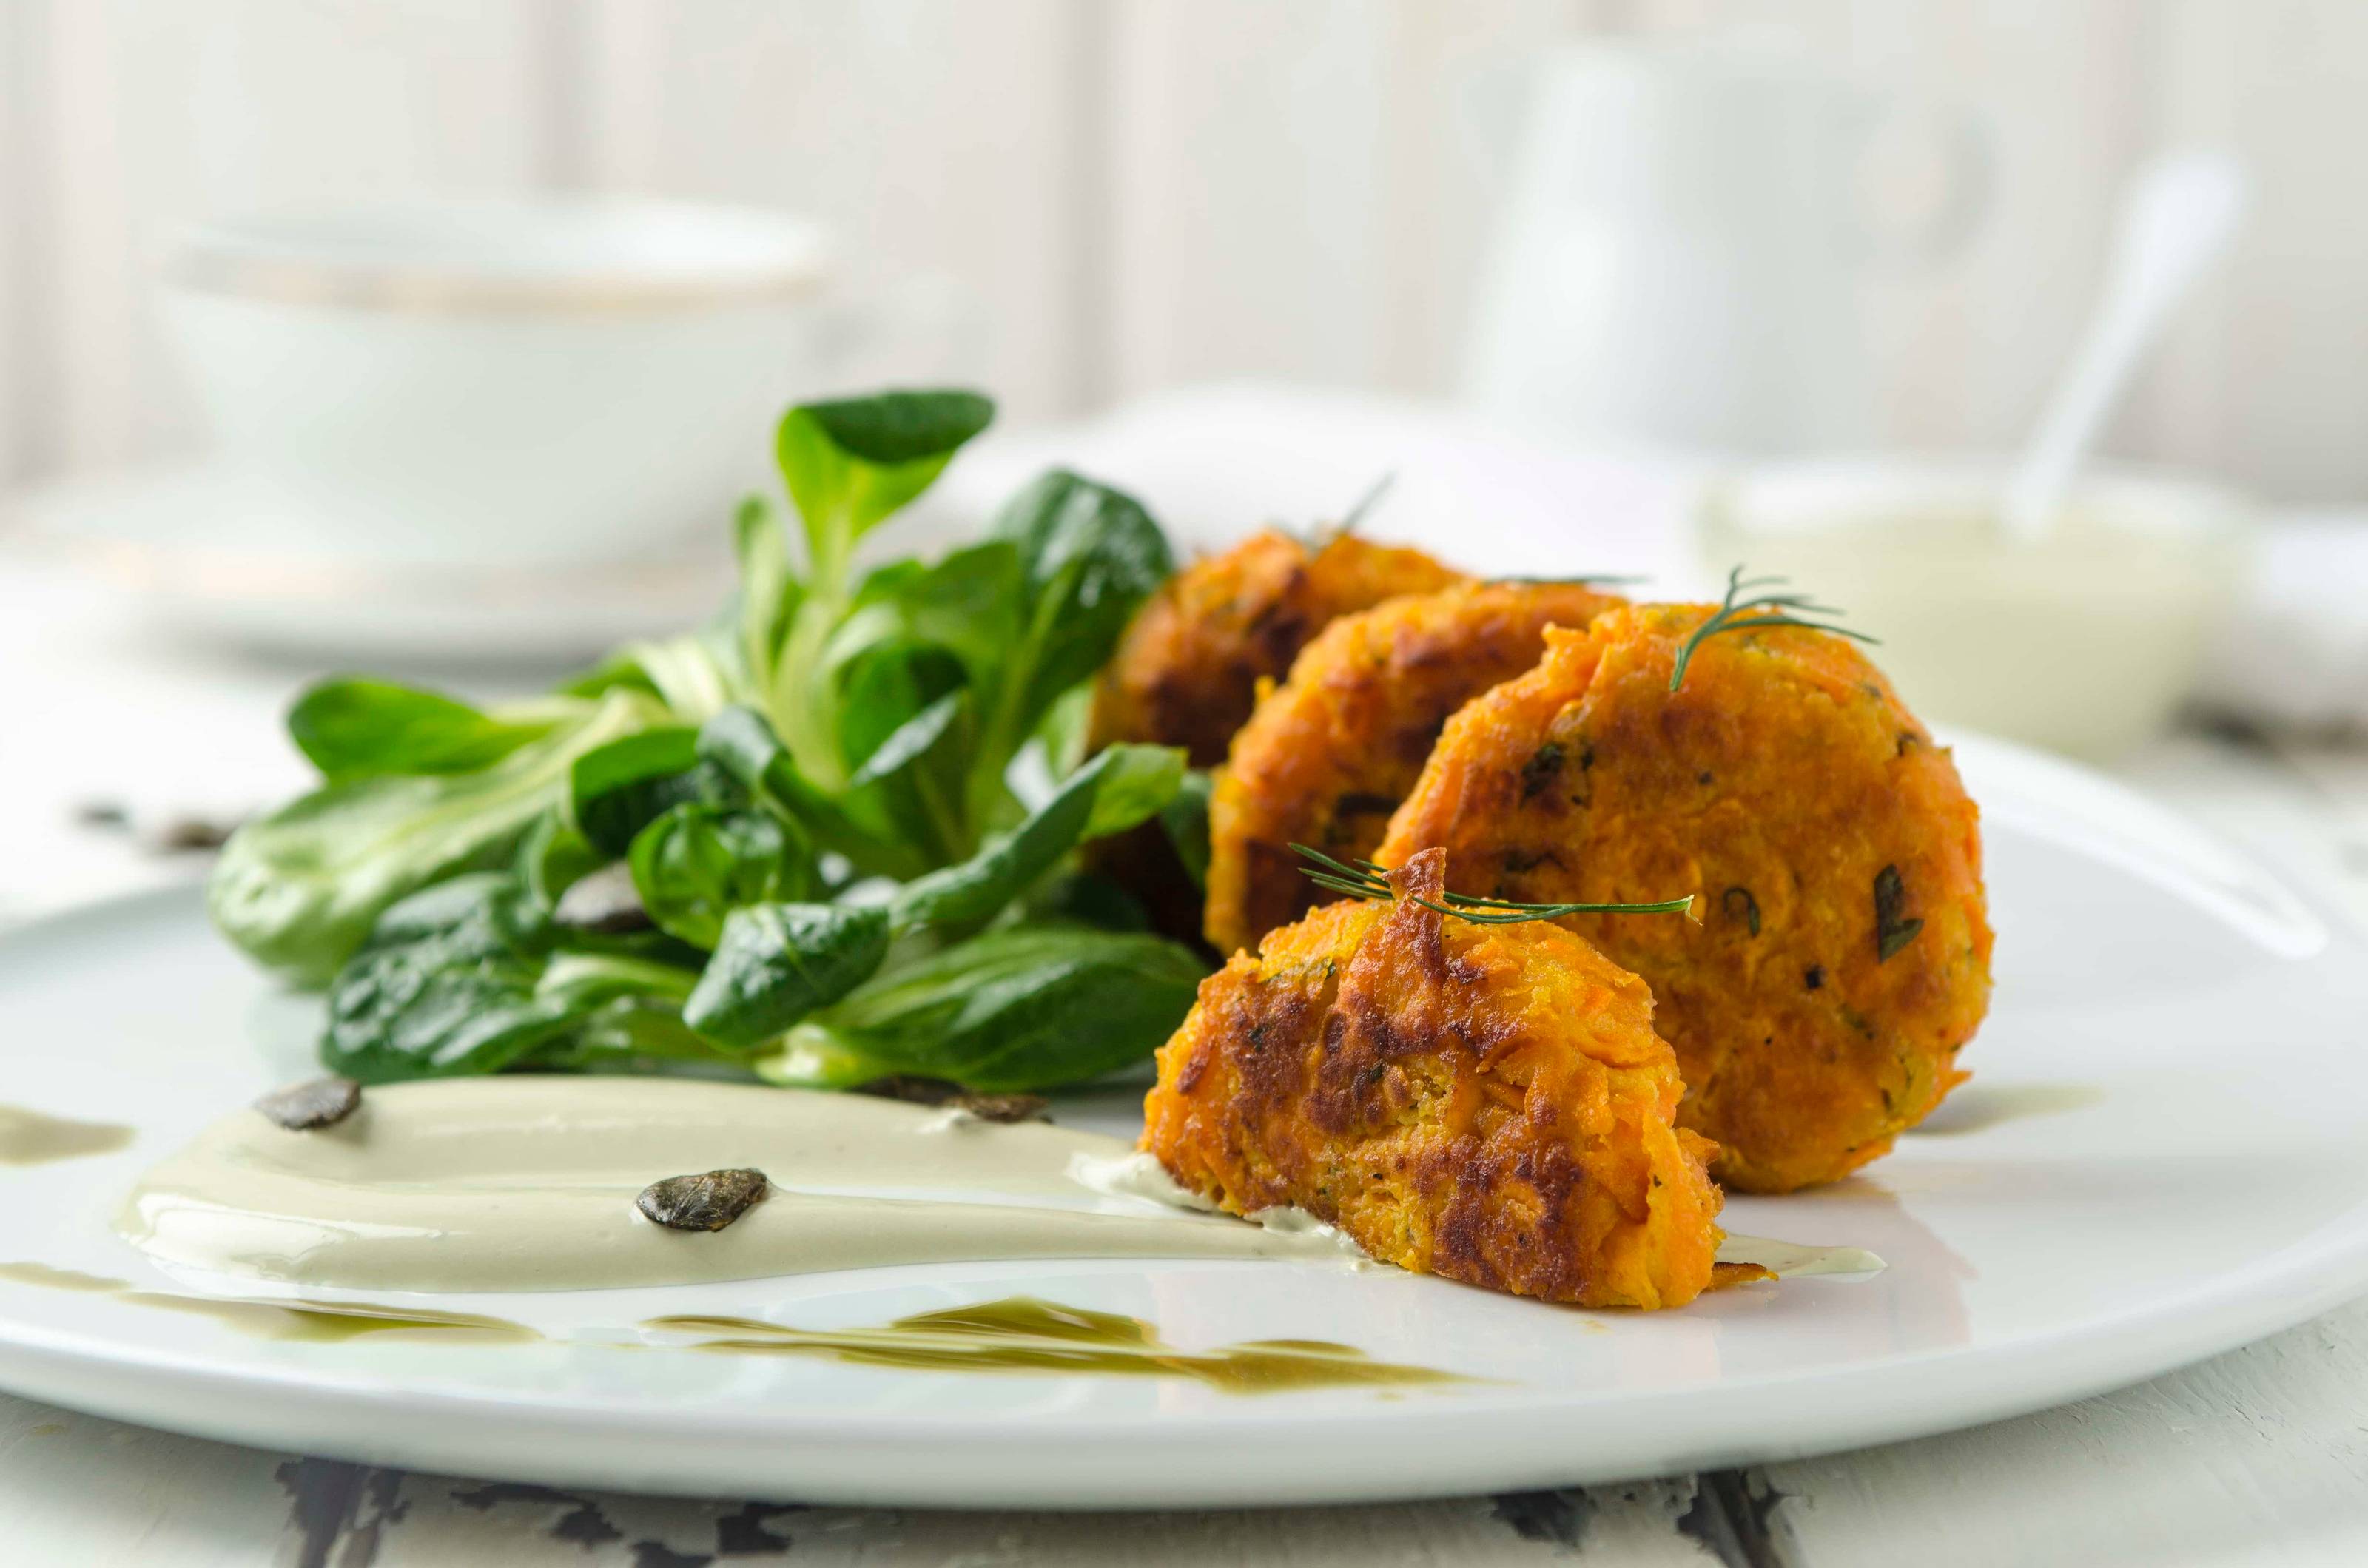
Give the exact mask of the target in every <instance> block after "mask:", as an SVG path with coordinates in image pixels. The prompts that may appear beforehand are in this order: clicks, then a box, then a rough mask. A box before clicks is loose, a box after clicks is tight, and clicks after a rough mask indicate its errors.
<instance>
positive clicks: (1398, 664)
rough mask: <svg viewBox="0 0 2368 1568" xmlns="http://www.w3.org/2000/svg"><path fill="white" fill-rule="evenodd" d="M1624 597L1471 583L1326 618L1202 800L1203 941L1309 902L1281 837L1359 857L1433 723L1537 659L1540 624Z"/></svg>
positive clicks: (1283, 918) (1228, 940)
mask: <svg viewBox="0 0 2368 1568" xmlns="http://www.w3.org/2000/svg"><path fill="white" fill-rule="evenodd" d="M1625 602H1626V601H1625V600H1623V599H1621V598H1619V597H1615V596H1613V595H1610V594H1604V593H1599V592H1597V591H1596V590H1594V589H1592V588H1589V587H1588V586H1587V585H1585V584H1583V583H1472V584H1463V585H1458V586H1456V587H1452V588H1449V589H1446V590H1445V591H1443V592H1440V593H1436V594H1423V595H1418V596H1416V597H1407V598H1398V599H1393V600H1390V601H1389V602H1388V603H1386V604H1382V605H1377V606H1375V607H1374V608H1372V609H1368V610H1360V611H1359V612H1358V613H1357V614H1355V615H1344V616H1342V617H1341V618H1340V619H1338V620H1336V621H1334V622H1333V623H1332V624H1331V625H1329V626H1327V627H1326V628H1325V629H1324V630H1323V631H1322V632H1321V633H1319V634H1318V635H1317V636H1316V638H1315V641H1314V642H1310V643H1309V644H1308V645H1307V646H1306V647H1305V648H1304V649H1302V650H1301V651H1300V654H1299V657H1298V659H1297V660H1295V661H1294V662H1293V663H1292V666H1291V678H1290V680H1288V681H1286V682H1285V683H1284V684H1283V685H1281V686H1280V687H1276V688H1275V689H1274V690H1273V691H1271V692H1270V693H1269V694H1268V695H1267V696H1266V697H1264V698H1262V699H1259V701H1258V710H1257V711H1256V712H1254V713H1253V714H1252V715H1251V716H1250V721H1249V722H1248V723H1247V724H1245V725H1243V726H1242V728H1241V730H1240V731H1239V732H1238V733H1236V734H1235V736H1234V743H1233V747H1232V750H1231V751H1230V752H1229V753H1228V755H1227V757H1226V762H1225V766H1224V769H1223V770H1221V771H1220V772H1219V774H1218V775H1217V787H1216V794H1215V796H1214V798H1213V799H1212V801H1211V802H1210V807H1209V895H1208V904H1207V910H1206V915H1205V926H1204V929H1205V930H1206V932H1207V935H1208V938H1209V941H1210V944H1211V945H1212V946H1213V947H1214V948H1215V949H1217V951H1219V952H1221V953H1230V952H1233V951H1235V950H1236V949H1242V948H1247V947H1249V946H1251V945H1253V944H1255V943H1256V942H1257V941H1258V938H1259V937H1262V936H1264V935H1265V934H1266V933H1267V932H1269V931H1271V930H1273V929H1274V928H1275V927H1276V926H1281V925H1283V924H1285V923H1287V922H1289V921H1292V920H1296V919H1297V918H1299V916H1300V915H1302V914H1303V913H1304V912H1305V911H1307V910H1309V909H1311V908H1313V907H1314V906H1315V904H1316V903H1318V902H1320V895H1319V893H1318V891H1317V889H1316V887H1315V884H1314V883H1313V882H1310V881H1308V880H1307V878H1306V877H1305V876H1304V875H1303V874H1302V871H1303V869H1304V866H1305V864H1306V862H1304V861H1303V860H1302V859H1300V858H1299V857H1298V856H1297V855H1295V854H1293V853H1292V848H1291V846H1292V845H1293V844H1308V845H1313V846H1315V847H1316V848H1318V849H1321V850H1323V851H1324V852H1325V853H1326V854H1328V855H1331V856H1332V857H1334V858H1339V859H1348V858H1357V857H1360V856H1369V855H1371V854H1372V852H1373V850H1374V849H1375V848H1376V847H1377V846H1379V845H1380V844H1381V842H1382V835H1383V832H1384V831H1385V830H1386V829H1387V828H1388V826H1389V820H1390V813H1391V812H1394V811H1395V810H1396V809H1397V804H1398V802H1399V801H1402V800H1404V799H1405V798H1406V791H1407V790H1411V789H1413V788H1414V781H1415V779H1416V778H1418V777H1420V775H1421V773H1422V765H1423V762H1424V759H1426V758H1427V757H1429V756H1430V748H1431V744H1432V743H1433V742H1435V741H1437V740H1438V739H1439V733H1440V728H1441V727H1442V726H1444V725H1445V724H1446V722H1447V721H1448V717H1449V716H1450V715H1451V714H1452V713H1453V712H1454V711H1455V710H1457V709H1459V708H1461V707H1463V704H1464V703H1465V702H1466V701H1468V700H1470V699H1473V698H1474V697H1477V696H1479V695H1480V694H1481V693H1482V692H1484V691H1486V690H1487V689H1488V688H1489V687H1492V686H1495V685H1497V683H1498V682H1499V681H1506V680H1510V679H1512V678H1513V677H1514V676H1517V675H1520V673H1521V672H1522V671H1523V670H1526V669H1528V668H1530V667H1531V665H1535V664H1536V663H1537V662H1538V656H1539V655H1540V654H1541V653H1544V651H1545V629H1546V628H1547V627H1548V626H1569V627H1583V626H1585V625H1586V624H1587V623H1588V621H1590V620H1593V619H1595V618H1596V616H1597V615H1598V614H1600V612H1602V611H1604V610H1606V609H1610V608H1613V607H1614V606H1616V605H1620V604H1623V603H1625Z"/></svg>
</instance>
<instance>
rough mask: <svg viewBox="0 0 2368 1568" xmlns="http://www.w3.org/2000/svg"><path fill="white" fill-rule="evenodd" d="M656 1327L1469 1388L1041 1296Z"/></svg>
mask: <svg viewBox="0 0 2368 1568" xmlns="http://www.w3.org/2000/svg"><path fill="white" fill-rule="evenodd" d="M643 1327H644V1328H650V1329H657V1330H661V1331H665V1332H670V1333H679V1334H690V1335H701V1336H703V1337H700V1338H698V1339H696V1340H693V1341H692V1342H691V1343H690V1345H689V1348H691V1349H695V1350H708V1351H717V1352H721V1353H724V1354H729V1355H739V1356H827V1357H830V1358H834V1359H836V1360H840V1361H848V1362H853V1363H855V1364H857V1365H859V1366H867V1367H898V1368H904V1369H914V1370H924V1371H957V1372H1084V1373H1091V1374H1095V1375H1099V1376H1105V1377H1136V1378H1190V1379H1193V1380H1194V1381H1198V1382H1201V1383H1204V1384H1206V1385H1207V1386H1209V1387H1210V1388H1212V1389H1215V1390H1217V1391H1219V1392H1223V1393H1237V1394H1247V1393H1274V1392H1281V1391H1283V1390H1287V1389H1311V1388H1335V1387H1341V1386H1360V1387H1386V1386H1406V1385H1409V1384H1421V1383H1455V1382H1468V1381H1471V1380H1469V1379H1466V1378H1462V1377H1458V1376H1457V1375H1456V1374H1454V1373H1452V1372H1442V1371H1439V1370H1436V1369H1432V1368H1429V1367H1406V1366H1400V1365H1397V1364H1395V1363H1393V1362H1389V1361H1376V1360H1373V1359H1372V1358H1370V1357H1368V1356H1367V1355H1366V1354H1365V1353H1364V1352H1363V1351H1361V1350H1360V1349H1358V1348H1356V1347H1355V1346H1349V1345H1336V1344H1333V1343H1332V1342H1330V1341H1329V1340H1322V1339H1261V1340H1251V1341H1247V1342H1246V1343H1243V1344H1240V1345H1226V1346H1218V1347H1217V1348H1215V1349H1213V1350H1190V1351H1188V1350H1178V1349H1177V1348H1175V1347H1174V1346H1169V1345H1166V1344H1163V1343H1162V1342H1161V1341H1160V1339H1159V1336H1158V1334H1157V1332H1156V1330H1155V1329H1154V1328H1153V1326H1152V1325H1151V1324H1147V1323H1144V1321H1143V1320H1142V1319H1140V1318H1131V1317H1123V1316H1121V1315H1120V1314H1118V1313H1116V1312H1089V1311H1087V1310H1086V1309H1085V1308H1083V1307H1065V1306H1062V1305H1061V1304H1059V1303H1058V1302H1055V1301H1040V1300H1038V1299H1037V1298H1035V1297H1033V1296H1012V1297H1008V1298H1006V1299H1005V1300H1003V1301H984V1302H981V1303H979V1304H978V1305H976V1306H970V1307H954V1308H951V1309H949V1310H946V1311H943V1312H920V1313H917V1314H916V1315H914V1316H912V1317H904V1318H898V1319H897V1320H896V1321H895V1322H894V1323H892V1324H888V1325H887V1326H886V1327H884V1328H840V1329H805V1328H792V1327H790V1326H788V1325H787V1324H777V1323H768V1322H766V1321H765V1320H764V1319H762V1318H744V1317H705V1316H677V1317H661V1318H652V1319H650V1320H649V1321H648V1322H646V1323H645V1324H643Z"/></svg>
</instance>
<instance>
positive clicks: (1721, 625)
mask: <svg viewBox="0 0 2368 1568" xmlns="http://www.w3.org/2000/svg"><path fill="white" fill-rule="evenodd" d="M1789 581H1791V579H1789V578H1785V577H1750V578H1747V577H1745V576H1744V574H1743V568H1742V567H1741V566H1737V567H1736V568H1735V569H1734V570H1733V571H1731V572H1729V573H1728V574H1726V599H1725V602H1724V603H1723V604H1721V605H1720V606H1719V607H1718V612H1717V613H1716V614H1715V615H1713V616H1712V617H1711V618H1710V619H1708V620H1705V621H1703V622H1702V624H1701V625H1700V626H1697V627H1695V628H1694V631H1693V635H1692V636H1691V637H1689V638H1687V639H1686V640H1685V642H1684V643H1683V644H1682V645H1681V646H1679V649H1678V663H1677V667H1676V668H1674V669H1672V670H1671V671H1670V672H1669V689H1670V690H1671V691H1675V690H1677V689H1678V687H1679V686H1681V685H1683V684H1684V683H1685V678H1686V669H1687V666H1689V665H1691V664H1692V663H1693V662H1694V652H1695V650H1696V649H1698V648H1700V647H1701V646H1702V642H1703V641H1704V640H1705V639H1707V638H1712V637H1715V636H1717V635H1718V634H1719V633H1720V632H1722V631H1750V630H1751V629H1752V628H1754V627H1758V626H1797V627H1800V628H1802V629H1803V630H1804V631H1830V632H1832V633H1833V634H1834V635H1835V636H1837V637H1849V638H1853V639H1855V640H1856V641H1858V642H1880V639H1878V638H1874V637H1870V636H1868V635H1867V634H1866V633H1865V632H1863V631H1851V630H1850V628H1849V627H1847V626H1836V625H1834V624H1833V623H1832V622H1831V621H1822V620H1810V619H1806V618H1807V617H1809V616H1813V615H1840V614H1842V613H1844V612H1843V611H1841V610H1840V609H1838V608H1835V607H1834V606H1832V605H1821V604H1819V603H1817V602H1816V600H1815V599H1813V598H1811V597H1809V596H1808V595H1806V594H1763V593H1757V592H1755V591H1754V590H1756V589H1760V588H1775V587H1782V585H1784V584H1786V583H1787V582H1789ZM1746 595H1749V596H1750V597H1744V596H1746ZM1755 610H1761V611H1768V610H1772V611H1774V612H1775V613H1774V614H1759V615H1755V614H1753V613H1752V612H1753V611H1755Z"/></svg>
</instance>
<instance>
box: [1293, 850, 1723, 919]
mask: <svg viewBox="0 0 2368 1568" xmlns="http://www.w3.org/2000/svg"><path fill="white" fill-rule="evenodd" d="M1291 847H1292V849H1293V850H1295V851H1297V852H1298V853H1299V854H1300V855H1301V856H1302V857H1304V858H1306V859H1309V860H1312V861H1314V862H1315V864H1314V865H1312V866H1302V867H1301V868H1300V869H1301V870H1302V871H1303V872H1304V873H1305V874H1306V876H1307V879H1308V881H1312V882H1314V883H1315V885H1316V886H1317V887H1319V888H1322V889H1324V890H1325V891H1326V892H1337V893H1339V894H1341V895H1343V896H1344V897H1348V898H1366V899H1391V898H1395V897H1396V896H1397V890H1396V889H1395V888H1393V887H1391V886H1390V881H1389V871H1388V869H1386V868H1384V867H1382V866H1378V865H1375V864H1374V863H1373V862H1372V861H1371V860H1358V861H1356V862H1354V863H1353V864H1351V863H1348V862H1344V861H1339V860H1335V859H1334V858H1332V857H1331V856H1329V855H1326V854H1325V853H1324V852H1323V851H1322V850H1320V849H1311V848H1309V847H1308V846H1306V845H1304V844H1294V845H1292V846H1291ZM1440 896H1441V897H1442V898H1444V899H1446V900H1447V903H1443V904H1440V903H1431V902H1430V900H1429V899H1427V898H1417V899H1416V900H1415V901H1414V902H1415V903H1418V904H1420V905H1422V906H1423V907H1424V908H1425V909H1428V910H1431V911H1434V912H1435V913H1437V914H1440V915H1453V916H1455V918H1457V919H1458V920H1469V921H1470V922H1472V923H1473V924H1474V925H1475V926H1520V925H1522V924H1524V923H1525V922H1528V921H1531V920H1552V919H1554V918H1555V917H1557V916H1559V915H1679V914H1683V913H1684V912H1685V911H1686V910H1688V909H1690V908H1691V907H1692V905H1693V902H1694V901H1693V900H1692V899H1691V898H1672V899H1665V900H1663V901H1662V902H1661V903H1513V902H1512V901H1511V900H1509V899H1502V898H1478V897H1475V896H1474V895H1472V894H1470V893H1461V892H1451V893H1442V894H1440Z"/></svg>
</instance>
